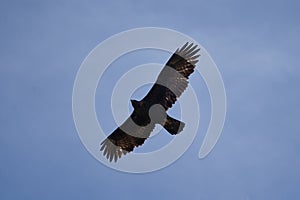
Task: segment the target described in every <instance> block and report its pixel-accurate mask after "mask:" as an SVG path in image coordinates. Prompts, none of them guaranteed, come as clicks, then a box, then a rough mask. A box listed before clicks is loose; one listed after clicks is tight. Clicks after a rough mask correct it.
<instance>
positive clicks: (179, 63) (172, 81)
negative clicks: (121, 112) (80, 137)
mask: <svg viewBox="0 0 300 200" xmlns="http://www.w3.org/2000/svg"><path fill="white" fill-rule="evenodd" d="M199 51H200V48H198V46H197V45H194V44H193V43H188V42H187V43H186V44H185V45H183V46H182V47H181V48H178V49H177V50H176V51H175V52H174V53H173V55H172V56H171V58H170V59H169V60H168V62H167V63H166V65H165V66H164V67H163V69H162V71H161V72H160V73H159V75H158V77H157V80H156V82H155V84H154V85H153V86H152V88H151V89H150V91H149V92H148V94H147V95H146V96H145V97H144V98H143V99H142V100H140V101H137V100H131V104H132V106H133V108H134V110H133V112H132V114H131V115H130V117H129V118H128V119H127V120H125V122H124V123H123V124H122V125H121V126H120V127H118V128H117V129H116V130H115V131H114V132H113V133H111V134H110V135H109V136H108V137H107V138H106V139H105V140H104V141H103V142H102V143H101V148H100V150H101V151H103V155H104V156H106V158H107V159H108V160H109V161H110V162H111V161H113V160H114V161H115V162H116V161H117V160H118V159H119V158H121V156H122V155H123V154H124V155H125V154H127V153H128V152H131V151H133V149H134V148H135V147H138V146H140V145H142V144H143V143H144V142H145V140H146V139H147V138H148V137H149V136H150V134H151V132H152V131H153V129H154V127H155V125H156V124H160V125H161V126H163V127H164V128H165V129H166V130H167V131H168V132H169V133H170V134H172V135H176V134H178V133H179V132H181V131H182V130H183V128H184V126H185V124H184V123H183V122H181V121H179V120H177V119H174V118H172V117H170V116H169V115H168V114H167V110H168V109H169V108H171V107H172V105H173V104H174V103H175V102H176V100H177V98H178V97H179V96H180V95H181V94H182V93H183V91H184V90H185V89H186V87H187V86H188V78H189V76H190V74H192V73H193V72H194V68H195V65H196V63H197V62H198V60H197V58H198V57H199V56H200V54H197V53H198V52H199Z"/></svg>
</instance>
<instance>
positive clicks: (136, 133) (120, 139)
mask: <svg viewBox="0 0 300 200" xmlns="http://www.w3.org/2000/svg"><path fill="white" fill-rule="evenodd" d="M133 115H134V113H133V114H131V116H130V117H129V118H128V119H127V120H126V121H125V122H124V123H123V124H122V125H121V126H120V127H118V128H117V129H116V130H115V131H114V132H113V133H112V134H110V135H109V136H108V137H107V138H106V139H105V140H104V141H103V142H102V143H101V148H100V151H103V155H104V156H106V158H107V159H108V160H109V161H112V160H114V161H115V162H116V161H117V160H118V159H119V158H120V157H121V156H122V155H125V154H127V153H128V152H131V151H133V149H134V148H135V147H138V146H140V145H142V144H144V142H145V140H146V139H147V138H148V137H149V136H150V134H151V132H152V131H153V129H154V127H155V124H153V123H150V124H148V125H147V126H139V125H137V124H136V123H135V122H134V121H133V120H132V118H134V116H133Z"/></svg>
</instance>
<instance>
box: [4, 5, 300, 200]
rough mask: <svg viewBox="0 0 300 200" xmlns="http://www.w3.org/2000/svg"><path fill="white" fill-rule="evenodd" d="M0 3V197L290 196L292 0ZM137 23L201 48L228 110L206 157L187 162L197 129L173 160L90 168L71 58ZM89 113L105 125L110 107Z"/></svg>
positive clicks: (294, 172)
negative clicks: (140, 169)
mask: <svg viewBox="0 0 300 200" xmlns="http://www.w3.org/2000/svg"><path fill="white" fill-rule="evenodd" d="M0 5H1V6H0V27H1V31H0V33H1V37H0V44H1V45H0V52H1V53H0V91H1V93H0V97H1V98H0V106H1V112H0V123H1V126H0V160H1V164H0V198H1V199H41V198H42V199H67V198H72V199H84V198H88V199H99V198H101V199H116V198H122V199H155V198H159V199H167V198H173V199H174V198H178V199H183V198H187V199H298V198H299V197H300V192H299V188H298V186H299V180H300V173H299V169H300V159H299V155H298V153H299V151H300V147H299V146H300V145H299V144H300V136H299V132H300V126H299V122H298V120H299V114H300V112H299V111H300V109H299V106H298V102H299V98H300V95H299V88H298V87H299V85H300V77H299V76H300V74H299V72H300V70H299V67H300V66H299V64H298V63H299V62H298V59H297V55H298V52H299V50H298V44H299V40H300V39H299V36H298V35H299V29H300V26H299V18H300V16H299V15H300V14H299V12H298V11H299V8H300V5H299V2H298V1H244V2H242V1H234V0H232V1H164V2H161V1H151V2H150V1H149V2H142V1H140V2H134V1H115V2H113V3H104V2H100V1H26V0H25V1H1V3H0ZM144 26H158V27H166V28H172V29H175V30H178V31H180V32H183V33H185V34H187V35H190V36H191V37H193V38H194V39H196V40H197V41H199V43H200V44H202V45H203V46H204V47H205V48H206V49H207V51H208V52H209V53H210V55H211V56H212V57H213V59H214V61H215V62H216V64H217V65H218V67H219V70H220V72H221V74H222V76H223V79H224V84H225V87H226V92H227V98H228V99H227V100H228V102H227V103H228V112H227V119H226V124H225V127H224V130H223V134H222V136H221V138H220V140H219V142H218V144H217V145H216V147H215V148H214V150H213V151H212V152H211V154H210V155H209V156H208V157H207V158H205V159H203V160H198V158H197V155H198V150H199V146H200V144H201V142H202V139H203V135H201V133H200V134H199V136H197V138H196V140H195V141H194V143H193V144H192V146H191V147H190V149H189V150H188V151H187V152H186V153H185V154H184V156H183V157H181V158H180V159H179V160H177V161H176V162H175V163H174V164H172V165H171V166H169V167H167V168H165V169H163V170H160V171H156V172H153V173H148V174H127V173H121V172H117V171H115V170H112V169H110V168H108V167H106V166H104V165H102V164H100V163H99V162H98V161H97V160H95V159H94V158H93V157H92V156H91V155H90V154H89V153H88V152H87V151H86V149H85V148H84V146H83V145H82V144H81V142H80V139H79V137H78V135H77V132H76V129H75V126H74V123H73V118H72V106H71V104H72V88H73V83H74V79H75V76H76V72H77V70H78V68H79V66H80V64H81V62H82V61H83V59H84V58H85V57H86V55H87V54H88V53H89V52H90V51H91V50H92V49H93V48H94V47H95V46H96V45H97V44H98V43H99V42H101V41H103V40H105V39H106V38H107V37H109V36H111V35H113V34H116V33H118V32H120V31H124V30H127V29H130V28H136V27H144ZM138 55H139V58H140V59H141V60H139V61H140V62H144V61H145V62H146V61H149V60H148V57H147V56H146V55H145V60H143V58H141V57H142V56H141V55H142V54H138ZM155 55H157V54H155ZM167 58H168V55H167V54H163V55H162V57H159V58H155V59H157V60H161V61H162V62H164V61H165V60H166V59H167ZM157 60H156V61H157ZM125 63H127V64H129V62H125ZM116 64H118V62H116ZM133 64H135V63H133ZM127 67H128V69H129V68H130V65H128V66H127ZM113 69H115V70H116V72H117V68H113ZM116 72H114V71H113V70H112V72H111V73H116ZM107 77H109V74H108V75H107ZM196 81H197V80H196V79H194V82H196ZM200 82H201V81H200ZM191 84H193V80H191ZM201 87H202V86H201ZM107 91H109V90H108V89H107ZM203 93H204V94H203V96H207V92H206V93H205V91H204V92H203ZM198 95H199V96H201V95H202V94H198ZM103 98H104V99H108V98H109V96H105V95H104V97H103ZM203 98H204V101H206V100H205V98H207V97H203ZM100 100H101V98H100V97H99V94H97V101H100ZM104 104H105V102H104ZM98 109H99V110H98V111H97V112H98V114H99V119H100V121H101V119H102V120H106V121H107V127H105V130H107V131H111V130H113V129H114V128H115V127H114V123H113V122H111V120H112V117H111V114H109V113H108V114H107V116H102V115H101V113H102V111H101V103H99V106H98ZM203 110H204V111H205V108H204V109H203ZM207 110H208V109H207ZM204 122H205V118H204ZM104 123H106V122H104ZM204 124H205V123H204ZM204 126H205V125H204ZM203 129H205V128H203Z"/></svg>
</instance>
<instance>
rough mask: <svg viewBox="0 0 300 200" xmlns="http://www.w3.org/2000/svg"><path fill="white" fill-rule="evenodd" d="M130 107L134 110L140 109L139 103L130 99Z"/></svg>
mask: <svg viewBox="0 0 300 200" xmlns="http://www.w3.org/2000/svg"><path fill="white" fill-rule="evenodd" d="M130 101H131V105H132V106H133V108H134V109H139V108H141V107H142V105H141V104H142V103H141V102H140V101H137V100H134V99H131V100H130Z"/></svg>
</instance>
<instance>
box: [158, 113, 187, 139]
mask: <svg viewBox="0 0 300 200" xmlns="http://www.w3.org/2000/svg"><path fill="white" fill-rule="evenodd" d="M184 125H185V124H184V123H183V122H181V121H179V120H177V119H174V118H172V117H170V116H169V115H167V118H166V120H165V123H164V125H163V126H164V128H165V129H166V130H167V131H168V132H169V133H170V134H172V135H176V134H178V133H180V132H181V131H182V130H183V128H184Z"/></svg>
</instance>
